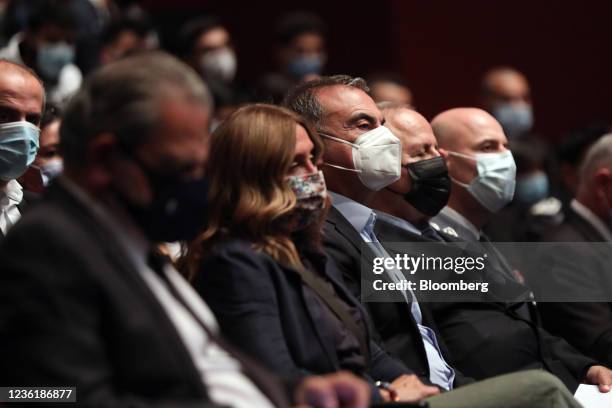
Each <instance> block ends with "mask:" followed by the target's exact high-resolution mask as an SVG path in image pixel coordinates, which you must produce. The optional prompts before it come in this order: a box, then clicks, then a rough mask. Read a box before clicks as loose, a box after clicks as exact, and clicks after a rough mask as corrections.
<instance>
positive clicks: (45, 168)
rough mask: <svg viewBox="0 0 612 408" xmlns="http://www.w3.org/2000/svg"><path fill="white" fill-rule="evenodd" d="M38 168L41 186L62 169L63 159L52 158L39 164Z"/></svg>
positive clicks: (46, 183) (45, 184) (46, 184)
mask: <svg viewBox="0 0 612 408" xmlns="http://www.w3.org/2000/svg"><path fill="white" fill-rule="evenodd" d="M38 168H39V169H40V176H41V177H42V182H43V186H48V185H49V183H50V182H51V180H53V179H54V178H56V177H57V176H59V175H60V174H61V173H62V171H64V161H63V160H62V159H54V160H51V161H48V162H47V163H45V164H41V165H40V166H38Z"/></svg>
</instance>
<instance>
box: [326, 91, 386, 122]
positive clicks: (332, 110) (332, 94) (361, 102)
mask: <svg viewBox="0 0 612 408" xmlns="http://www.w3.org/2000/svg"><path fill="white" fill-rule="evenodd" d="M317 98H318V100H319V103H320V104H321V105H322V106H323V111H324V114H325V117H324V120H325V121H328V120H329V121H339V122H346V121H347V120H349V119H350V118H351V117H352V116H354V115H356V114H359V113H365V114H368V115H370V116H372V117H374V118H377V119H378V120H379V121H382V113H381V112H380V110H379V109H378V107H377V106H376V104H375V103H374V100H373V99H372V98H370V96H369V95H368V94H366V93H365V92H364V91H362V90H361V89H358V88H354V87H350V86H345V85H334V86H329V87H325V88H323V89H321V90H320V91H319V92H318V93H317Z"/></svg>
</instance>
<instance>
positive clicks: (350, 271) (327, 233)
mask: <svg viewBox="0 0 612 408" xmlns="http://www.w3.org/2000/svg"><path fill="white" fill-rule="evenodd" d="M377 223H378V222H377ZM362 244H363V240H362V238H361V236H360V235H359V233H358V232H357V231H356V230H355V228H353V226H352V225H351V224H350V223H349V222H348V220H347V219H346V218H344V216H343V215H342V214H341V213H340V212H339V211H338V210H336V209H335V208H333V207H332V208H331V210H330V212H329V215H328V216H327V219H326V221H325V230H324V245H325V251H326V252H327V254H328V255H329V256H331V257H332V258H333V259H334V261H335V262H336V264H337V265H338V267H339V269H340V270H341V271H342V274H343V277H344V280H345V282H346V283H347V285H348V288H349V289H350V290H351V292H352V293H353V294H354V295H355V296H356V297H360V295H361V259H362V255H363V257H364V261H365V262H369V264H372V262H373V259H374V257H375V256H376V255H375V253H374V252H373V251H372V250H371V249H369V248H368V246H367V245H362ZM362 248H363V249H362ZM362 250H363V253H362ZM364 306H365V307H366V310H367V311H368V315H369V317H370V320H371V321H372V322H373V324H374V326H375V328H376V334H377V336H379V338H380V340H381V341H382V342H383V345H384V347H385V349H387V350H388V351H389V352H390V353H391V354H392V355H393V356H396V357H397V358H399V359H401V360H402V361H403V362H404V363H405V364H406V365H407V366H408V367H410V368H411V369H412V370H414V371H415V372H416V373H417V375H418V376H419V377H420V378H421V380H422V381H424V382H426V383H429V364H428V362H427V354H426V352H425V346H424V345H423V340H422V337H421V333H420V332H419V329H418V327H417V324H416V321H415V320H414V318H413V316H412V312H411V310H410V306H409V305H408V303H406V302H371V303H365V304H364ZM422 311H423V324H424V325H425V326H428V327H430V328H431V329H432V330H434V332H435V331H436V325H435V323H434V322H433V319H432V318H431V316H430V314H429V312H428V310H427V309H426V308H422ZM436 334H438V333H437V332H436ZM438 340H439V342H440V347H441V349H442V353H443V355H444V358H445V360H446V361H447V362H448V363H449V364H450V365H453V359H452V358H451V356H450V354H449V353H448V351H447V349H446V347H445V346H444V342H443V341H442V339H441V338H440V337H439V336H438ZM472 381H473V380H472V379H470V378H467V377H464V376H463V375H462V374H461V372H459V371H457V372H456V376H455V386H460V385H464V384H468V383H470V382H472Z"/></svg>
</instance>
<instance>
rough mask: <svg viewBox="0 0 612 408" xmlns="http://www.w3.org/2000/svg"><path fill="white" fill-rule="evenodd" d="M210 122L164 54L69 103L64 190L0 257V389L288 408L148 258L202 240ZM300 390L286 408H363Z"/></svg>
mask: <svg viewBox="0 0 612 408" xmlns="http://www.w3.org/2000/svg"><path fill="white" fill-rule="evenodd" d="M210 108H211V101H210V96H209V93H208V91H207V89H206V87H205V86H204V84H203V83H202V82H201V81H200V80H199V79H198V78H197V76H196V74H195V73H194V72H193V71H192V70H190V69H189V68H188V67H186V66H185V65H183V64H182V63H180V62H179V61H178V60H176V59H174V58H173V57H170V56H169V55H166V54H163V53H153V54H148V55H141V56H137V57H132V58H127V59H124V60H122V61H120V62H117V63H115V64H111V65H109V66H107V67H104V68H102V69H100V70H99V71H97V72H96V73H94V74H93V75H92V76H91V77H90V78H89V80H88V81H87V83H86V84H85V86H84V87H83V89H82V90H81V91H80V92H79V93H78V95H76V96H75V98H74V99H73V100H72V102H71V104H70V106H69V108H68V110H67V112H66V115H65V119H64V122H63V124H62V128H61V146H62V150H63V153H64V159H65V165H66V172H65V176H64V177H62V178H60V179H59V180H58V183H57V184H55V185H54V186H52V187H51V188H50V190H49V191H48V195H47V196H46V197H45V198H44V199H43V200H42V201H41V202H40V203H39V205H37V206H36V207H35V208H33V209H32V210H31V211H29V212H28V213H27V214H26V215H25V216H24V217H23V219H22V220H21V221H20V222H19V224H18V225H16V226H15V227H14V228H13V229H12V230H11V232H10V234H8V236H7V238H6V240H5V241H4V242H3V244H2V245H1V246H0V265H2V269H1V271H0V360H1V361H2V363H3V364H2V367H3V369H2V370H0V384H2V385H4V386H19V387H20V388H23V387H27V386H47V387H48V386H76V394H77V400H78V402H79V403H80V404H81V405H82V406H100V407H102V406H108V407H128V406H129V407H136V406H138V407H149V406H151V407H153V406H155V407H161V406H173V407H195V406H198V407H217V406H231V407H252V406H257V407H273V406H275V407H284V406H287V405H288V398H287V395H286V393H285V390H284V388H281V387H279V384H278V381H277V379H276V378H275V377H273V376H272V375H270V374H268V373H267V372H265V371H264V370H262V369H261V368H259V366H258V365H257V364H255V363H253V362H252V361H250V360H248V359H247V358H246V357H244V356H242V355H241V354H240V353H239V352H237V351H235V350H233V348H232V347H231V346H229V345H228V344H227V343H226V342H225V341H224V340H223V339H222V338H221V337H220V336H219V334H218V325H217V322H216V320H215V318H214V316H213V315H212V313H211V312H210V310H209V309H208V307H207V305H206V304H205V303H204V302H203V301H202V300H201V298H199V297H198V296H197V294H196V293H195V292H194V291H193V289H192V288H191V286H190V285H188V283H187V282H186V281H185V280H184V279H183V278H182V277H181V276H180V275H179V274H178V272H177V271H176V270H175V269H174V268H173V267H172V266H171V264H170V263H168V262H167V261H166V260H165V259H164V258H163V257H162V256H160V255H159V252H158V251H157V250H156V244H157V243H159V242H163V241H175V240H183V239H189V238H192V237H193V236H194V235H195V234H197V233H198V232H199V230H200V226H201V224H202V221H203V218H204V214H205V211H206V195H207V188H206V185H207V184H206V180H205V177H204V174H203V169H204V165H205V160H206V156H207V146H206V139H207V137H208V125H209V118H210ZM298 382H299V379H298V381H296V383H298ZM296 387H297V388H296V389H297V393H296V397H297V400H296V402H297V403H311V404H312V405H314V406H329V405H325V404H330V403H331V404H336V403H338V398H339V397H340V396H342V397H343V399H344V398H345V399H346V400H347V401H346V402H347V404H348V405H350V406H354V407H365V406H366V403H367V401H368V400H369V396H368V394H369V392H368V391H367V388H366V387H367V386H365V385H364V384H362V382H361V381H360V380H357V379H355V378H354V377H353V376H351V375H348V374H333V375H331V376H329V377H314V378H311V379H306V380H304V381H303V382H302V383H301V385H299V384H298V385H296ZM317 401H318V402H317Z"/></svg>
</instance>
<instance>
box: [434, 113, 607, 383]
mask: <svg viewBox="0 0 612 408" xmlns="http://www.w3.org/2000/svg"><path fill="white" fill-rule="evenodd" d="M432 127H433V130H434V133H435V136H436V138H437V140H438V145H439V148H440V153H441V154H442V155H443V156H444V157H445V159H446V163H447V166H448V171H449V174H450V177H451V180H452V181H453V184H454V185H453V188H452V190H451V195H450V199H449V202H448V206H447V207H446V208H444V209H443V210H442V211H441V213H440V214H439V215H438V216H436V217H434V218H433V220H432V225H433V226H434V227H435V228H437V229H438V230H439V231H441V232H442V233H444V234H446V235H447V236H451V237H452V238H454V239H459V240H463V241H468V242H472V243H474V244H480V246H481V250H482V252H483V253H487V254H488V256H489V261H488V263H487V266H488V267H490V268H491V269H492V270H490V271H489V272H490V273H493V272H495V273H499V274H502V275H503V276H504V277H505V278H507V279H517V277H516V275H515V274H514V272H513V270H512V268H511V267H510V266H509V265H508V262H507V260H506V259H505V258H504V257H503V256H502V255H501V253H499V251H497V250H496V249H495V248H494V247H493V246H492V244H491V243H490V242H489V241H488V239H487V237H486V236H484V235H483V234H482V232H481V230H482V227H483V226H484V225H485V224H486V223H487V221H488V220H489V219H490V218H491V217H492V216H493V214H494V213H495V212H497V211H499V210H500V209H501V208H503V207H504V205H506V204H507V203H508V202H509V201H510V200H512V196H513V194H514V184H515V180H514V178H515V173H516V166H515V164H514V159H513V158H512V154H511V152H510V151H509V150H508V148H507V146H508V140H507V139H506V136H505V135H504V132H503V130H502V128H501V126H500V124H499V123H498V122H497V121H496V120H495V118H493V117H492V116H491V115H489V114H488V113H487V112H485V111H483V110H481V109H474V108H457V109H451V110H449V111H446V112H443V113H441V114H439V115H438V116H436V117H435V118H434V119H433V121H432ZM528 300H529V299H528V298H525V299H524V301H523V302H520V301H519V302H513V303H509V302H497V303H480V304H472V303H454V304H453V303H447V304H444V305H440V306H439V307H436V308H435V309H434V317H435V319H436V323H438V326H439V328H440V331H441V332H442V335H443V337H444V339H445V340H446V342H447V345H448V346H449V348H450V350H451V352H452V353H453V355H454V356H455V358H456V361H457V365H458V366H459V368H460V369H462V371H463V372H464V373H466V374H467V375H471V376H473V377H475V378H486V377H488V376H491V375H496V374H500V373H501V372H510V371H517V370H521V369H525V368H528V367H529V368H533V367H539V368H543V369H547V370H549V371H550V372H552V373H553V374H555V375H557V376H558V377H559V378H560V379H561V380H562V381H563V382H564V383H565V384H566V386H567V387H568V388H569V389H570V390H572V391H574V390H575V389H576V388H577V384H578V383H579V382H588V383H591V384H598V385H599V386H600V390H601V391H602V392H608V391H609V390H610V387H609V385H610V384H612V371H610V370H609V369H607V368H605V367H603V366H601V365H598V363H597V361H595V360H593V359H591V358H588V357H586V356H584V355H583V354H582V353H580V352H578V351H577V350H576V349H574V348H573V347H572V346H570V345H569V344H568V343H567V342H566V341H565V340H563V339H561V338H558V337H554V336H552V335H550V334H549V333H548V332H546V331H545V330H543V329H541V328H540V327H538V326H537V325H536V324H535V323H534V321H537V320H536V319H535V315H534V314H533V312H534V309H533V308H532V307H531V308H530V306H529V305H530V303H528V302H527V301H528ZM530 309H531V310H530ZM530 312H531V313H530ZM532 317H533V318H532Z"/></svg>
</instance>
